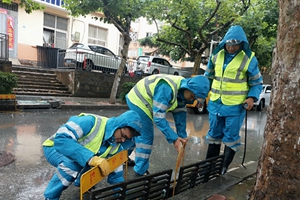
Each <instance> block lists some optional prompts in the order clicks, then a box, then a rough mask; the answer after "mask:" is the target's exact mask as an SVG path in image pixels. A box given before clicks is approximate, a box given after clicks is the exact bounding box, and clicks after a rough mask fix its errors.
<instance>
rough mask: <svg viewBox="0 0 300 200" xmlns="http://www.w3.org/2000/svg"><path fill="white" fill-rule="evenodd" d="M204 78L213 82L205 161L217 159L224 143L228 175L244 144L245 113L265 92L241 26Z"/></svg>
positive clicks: (225, 41)
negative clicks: (242, 133) (237, 153)
mask: <svg viewBox="0 0 300 200" xmlns="http://www.w3.org/2000/svg"><path fill="white" fill-rule="evenodd" d="M205 76H207V77H208V78H209V80H210V81H211V93H210V101H209V103H208V111H209V126H210V129H209V131H208V133H207V135H206V141H207V143H208V144H209V145H208V149H207V155H206V159H208V158H212V157H215V156H218V155H219V153H220V147H221V142H223V143H224V144H225V149H224V154H225V158H224V162H223V166H222V172H221V173H222V174H225V173H226V171H227V168H228V166H229V165H230V163H231V162H232V160H233V157H234V155H235V152H236V151H238V149H239V146H240V145H241V143H240V135H239V132H240V128H241V126H242V123H243V120H244V117H245V113H246V110H251V109H252V107H253V103H254V102H255V101H257V100H258V98H259V95H260V93H261V90H262V76H261V74H260V71H259V68H258V61H257V59H256V57H255V56H254V52H251V50H250V47H249V43H248V40H247V37H246V34H245V32H244V30H243V28H242V27H241V26H232V27H231V28H230V29H229V30H228V31H227V33H226V35H225V36H224V38H223V40H222V41H221V42H220V44H219V45H218V46H217V48H216V49H215V50H214V51H213V54H212V56H211V57H210V60H209V62H208V65H207V69H206V71H205ZM244 104H245V105H246V106H247V107H246V108H245V109H246V110H245V109H244V108H243V106H244ZM246 128H247V127H246Z"/></svg>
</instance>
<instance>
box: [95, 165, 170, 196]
mask: <svg viewBox="0 0 300 200" xmlns="http://www.w3.org/2000/svg"><path fill="white" fill-rule="evenodd" d="M171 176H172V170H171V169H170V170H166V171H163V172H159V173H155V174H151V175H148V176H144V177H141V178H138V179H134V180H131V181H126V182H124V183H120V184H116V185H113V186H110V187H107V188H103V189H94V190H91V194H90V195H91V199H92V200H96V199H101V200H102V199H103V200H113V199H115V200H116V199H126V200H130V199H135V200H136V199H147V200H148V199H149V200H150V199H166V198H167V197H168V194H169V190H170V180H171Z"/></svg>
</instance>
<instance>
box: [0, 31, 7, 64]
mask: <svg viewBox="0 0 300 200" xmlns="http://www.w3.org/2000/svg"><path fill="white" fill-rule="evenodd" d="M0 60H4V61H8V60H9V51H8V35H7V34H4V33H0Z"/></svg>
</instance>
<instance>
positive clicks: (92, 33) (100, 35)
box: [88, 25, 107, 46]
mask: <svg viewBox="0 0 300 200" xmlns="http://www.w3.org/2000/svg"><path fill="white" fill-rule="evenodd" d="M106 41H107V30H106V29H103V28H100V27H96V26H92V25H89V38H88V43H90V44H98V45H102V46H106Z"/></svg>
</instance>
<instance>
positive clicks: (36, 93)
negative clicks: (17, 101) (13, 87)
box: [13, 91, 71, 97]
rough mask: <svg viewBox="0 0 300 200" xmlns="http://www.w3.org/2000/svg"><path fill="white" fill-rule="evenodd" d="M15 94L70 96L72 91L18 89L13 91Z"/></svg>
mask: <svg viewBox="0 0 300 200" xmlns="http://www.w3.org/2000/svg"><path fill="white" fill-rule="evenodd" d="M13 93H14V94H17V95H26V96H60V97H69V96H70V95H71V93H55V92H51V91H49V92H48V93H47V92H39V91H35V92H34V91H17V92H13Z"/></svg>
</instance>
